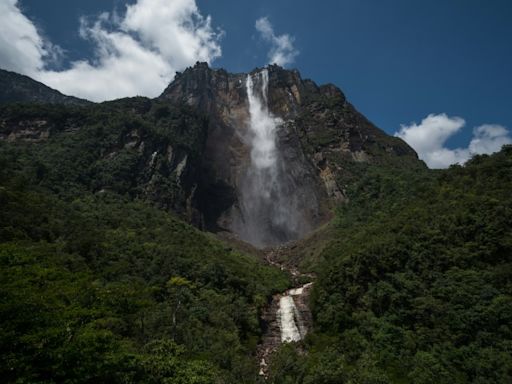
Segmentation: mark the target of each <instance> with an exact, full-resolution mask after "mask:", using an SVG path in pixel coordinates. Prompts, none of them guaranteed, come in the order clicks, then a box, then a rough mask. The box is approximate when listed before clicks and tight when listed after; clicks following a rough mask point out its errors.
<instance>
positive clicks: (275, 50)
mask: <svg viewBox="0 0 512 384" xmlns="http://www.w3.org/2000/svg"><path fill="white" fill-rule="evenodd" d="M256 30H257V31H258V32H259V33H260V35H261V37H262V38H263V40H265V41H267V42H268V43H270V51H269V53H268V59H269V62H270V64H277V65H281V66H286V65H287V64H290V63H293V61H294V60H295V57H296V56H297V55H298V54H299V51H298V50H296V49H295V47H294V46H293V40H294V39H293V37H292V36H290V35H288V34H283V35H276V34H275V32H274V28H273V27H272V24H270V21H269V20H268V19H267V18H266V17H262V18H260V19H258V20H256Z"/></svg>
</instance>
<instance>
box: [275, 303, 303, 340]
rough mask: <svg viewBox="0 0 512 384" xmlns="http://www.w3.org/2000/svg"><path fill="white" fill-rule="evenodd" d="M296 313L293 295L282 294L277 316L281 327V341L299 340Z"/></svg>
mask: <svg viewBox="0 0 512 384" xmlns="http://www.w3.org/2000/svg"><path fill="white" fill-rule="evenodd" d="M298 313H299V311H298V310H297V307H296V306H295V302H294V301H293V297H291V296H283V297H281V298H280V299H279V310H278V312H277V318H278V321H279V327H280V329H281V342H283V343H286V342H290V341H299V340H300V339H301V338H302V337H301V334H300V331H299V327H298V324H297V322H296V321H295V319H297V318H298Z"/></svg>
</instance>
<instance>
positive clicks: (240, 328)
mask: <svg viewBox="0 0 512 384" xmlns="http://www.w3.org/2000/svg"><path fill="white" fill-rule="evenodd" d="M0 116H1V118H2V121H3V122H4V124H10V123H12V122H15V123H16V124H19V122H20V121H24V120H26V119H30V120H32V121H34V120H35V121H38V120H41V119H43V120H44V121H45V124H46V126H48V127H49V130H50V135H49V138H48V139H47V140H44V141H38V140H33V141H30V140H25V141H22V140H0V264H1V268H0V275H1V277H0V282H1V283H0V349H1V354H0V375H1V377H2V381H3V382H6V383H19V384H21V383H40V384H43V383H44V384H49V383H155V384H156V383H172V384H203V383H219V384H220V383H260V382H262V381H263V378H261V377H259V376H258V361H257V359H256V357H255V351H256V347H257V345H258V343H259V342H260V340H261V336H262V327H261V324H260V315H261V311H262V310H263V308H264V307H265V305H267V304H268V302H269V300H270V298H271V296H272V294H275V293H277V292H282V291H284V290H285V289H287V288H289V287H291V286H292V283H291V281H290V276H288V274H287V273H286V272H284V271H281V270H280V269H278V268H275V267H272V266H269V265H267V264H265V263H264V262H263V260H262V259H261V258H259V257H258V256H257V255H254V254H251V253H247V252H242V251H239V250H238V248H237V247H235V246H234V245H232V244H228V243H226V242H223V241H221V240H219V239H218V238H217V237H216V236H215V235H213V234H211V233H208V232H202V231H200V230H199V229H197V228H196V227H194V226H192V225H190V224H188V223H187V222H186V221H185V219H187V198H186V192H187V190H188V189H190V186H188V185H186V184H183V183H179V182H177V181H176V180H177V179H176V175H175V173H176V171H175V169H173V168H171V167H169V166H168V165H166V162H165V161H164V160H165V159H164V158H163V155H161V154H159V155H155V156H152V153H155V152H156V151H157V149H158V150H159V151H160V152H159V153H162V151H163V149H164V148H168V147H169V146H171V147H172V148H173V156H176V158H177V160H176V162H179V161H182V159H184V158H185V156H186V159H188V160H187V161H189V162H190V163H191V164H194V161H195V160H194V159H197V158H198V156H199V153H200V150H199V149H200V147H201V145H203V141H204V136H203V134H204V126H205V118H204V117H203V116H200V115H198V114H197V113H196V112H194V111H193V110H191V109H190V108H187V107H185V106H173V107H169V106H167V105H164V104H161V103H159V102H156V101H151V100H149V99H144V98H134V99H127V100H120V101H116V102H112V103H103V104H100V105H93V106H85V107H81V106H68V107H63V106H51V105H48V106H41V105H11V106H2V107H0ZM78 126H79V127H80V128H79V129H78V128H77V127H78ZM134 135H135V136H134ZM133 137H135V138H136V139H137V138H139V137H144V138H145V139H144V140H145V147H144V148H143V149H141V147H140V146H139V147H134V146H131V144H130V143H129V141H130V140H131V139H133ZM109 151H111V152H112V153H114V152H115V156H112V157H108V153H109ZM106 154H107V155H106ZM149 159H151V160H149ZM149 161H150V163H151V164H152V165H151V167H152V170H151V172H152V173H151V178H148V177H147V169H146V168H144V167H143V166H142V164H147V163H148V162H149ZM359 167H360V168H358V169H357V172H355V171H353V172H352V173H353V174H356V173H357V176H358V177H354V178H353V181H352V182H351V184H350V185H349V187H348V189H347V197H348V200H347V202H346V203H343V204H340V205H339V206H338V207H337V208H336V212H335V215H334V218H333V220H332V221H331V222H330V223H329V225H328V232H326V233H328V236H327V235H326V236H327V240H326V245H325V246H324V247H323V250H322V251H321V253H320V254H319V255H315V258H314V260H312V259H308V257H307V256H306V258H305V259H304V260H302V265H303V266H304V268H305V269H308V271H310V272H313V273H315V274H316V278H315V285H314V288H313V292H312V296H311V302H310V306H311V308H312V312H313V318H314V325H313V329H312V330H311V332H310V333H309V334H308V335H307V337H306V339H305V340H304V341H302V342H299V343H291V344H285V345H283V346H282V347H281V348H280V350H279V351H278V352H277V353H276V354H275V356H274V357H273V359H272V361H271V366H270V374H269V378H268V380H267V382H269V383H275V384H278V383H280V384H281V383H282V384H292V383H304V384H306V383H307V384H338V383H340V384H342V383H347V384H349V383H350V384H387V383H390V384H391V383H396V384H402V383H403V384H406V383H411V384H413V383H414V384H430V383H431V384H434V383H435V384H439V383H451V384H459V383H478V384H484V383H496V384H498V383H509V382H512V259H511V255H512V193H511V191H512V147H510V146H508V147H504V148H503V150H502V151H501V152H499V153H496V154H494V155H490V156H488V155H481V156H476V157H474V158H473V159H472V160H470V161H469V162H468V163H467V164H466V165H464V166H458V165H457V166H452V167H450V168H449V169H446V170H439V171H433V170H428V169H426V168H423V167H406V166H404V167H399V166H395V167H390V166H371V165H370V166H368V167H365V168H364V169H363V168H361V166H359ZM358 172H359V173H358ZM321 230H323V229H321Z"/></svg>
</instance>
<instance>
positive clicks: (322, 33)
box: [0, 0, 512, 167]
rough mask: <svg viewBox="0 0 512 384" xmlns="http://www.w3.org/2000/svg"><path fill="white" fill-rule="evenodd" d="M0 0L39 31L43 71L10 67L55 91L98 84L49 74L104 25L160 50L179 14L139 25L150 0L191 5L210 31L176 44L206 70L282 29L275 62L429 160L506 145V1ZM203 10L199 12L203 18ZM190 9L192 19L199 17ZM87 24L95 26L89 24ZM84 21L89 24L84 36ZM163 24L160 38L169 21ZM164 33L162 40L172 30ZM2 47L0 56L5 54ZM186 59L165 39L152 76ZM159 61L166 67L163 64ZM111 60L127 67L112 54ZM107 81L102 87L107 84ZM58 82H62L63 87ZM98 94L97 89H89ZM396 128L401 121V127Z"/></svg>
mask: <svg viewBox="0 0 512 384" xmlns="http://www.w3.org/2000/svg"><path fill="white" fill-rule="evenodd" d="M2 2H5V3H12V4H13V6H14V7H16V8H17V9H18V10H19V11H20V13H21V14H22V15H23V16H24V17H26V18H27V19H28V20H29V21H30V22H31V23H32V24H33V25H34V26H35V28H36V30H37V33H38V35H39V37H40V38H41V39H42V40H43V43H41V44H42V45H41V46H40V48H41V49H45V50H46V51H47V52H46V53H47V54H46V55H43V59H42V60H43V64H42V65H43V66H44V68H43V69H41V68H40V66H39V67H38V68H37V70H36V69H34V70H32V72H31V69H30V68H29V69H24V70H20V71H21V72H23V71H24V72H28V73H27V74H29V75H32V76H33V77H36V78H38V79H40V80H42V81H44V82H46V83H49V85H51V86H53V87H55V88H60V89H61V90H63V91H64V92H66V91H67V93H74V94H77V95H79V96H84V94H85V95H93V96H91V97H89V98H94V95H95V93H94V92H100V91H98V90H96V89H94V88H92V87H89V88H88V89H86V90H81V89H77V88H76V87H77V85H76V84H78V83H90V81H88V80H87V79H88V78H87V77H86V76H85V75H84V74H83V73H79V71H77V70H75V71H74V72H69V73H68V72H67V73H65V74H62V73H59V72H62V71H66V70H68V69H69V68H70V67H73V66H76V64H73V63H76V62H77V61H78V60H82V61H86V62H88V63H89V67H87V68H85V69H84V68H83V66H82V67H81V70H85V71H86V73H87V74H91V76H92V75H93V74H95V73H97V72H94V70H95V69H96V68H95V65H96V66H98V65H102V64H101V58H99V57H98V39H101V36H110V35H108V33H112V32H116V30H118V29H119V28H120V27H119V25H120V23H121V22H122V20H124V22H125V24H123V25H124V27H123V28H124V30H125V31H126V25H127V24H129V27H128V29H129V31H128V32H127V35H126V36H135V35H137V34H140V35H137V36H135V37H136V38H137V41H139V42H141V41H142V42H141V44H142V46H144V47H145V48H148V49H149V50H155V49H163V50H165V49H166V48H168V47H167V43H166V40H165V38H166V34H165V33H164V32H162V33H158V31H157V30H158V28H164V27H165V26H166V25H167V24H170V23H172V22H180V20H181V19H179V17H181V16H179V15H178V16H176V14H175V13H173V14H174V15H175V17H176V18H175V19H173V20H174V21H170V22H169V23H167V22H166V20H165V19H161V20H160V21H158V20H156V21H155V22H154V23H151V28H152V29H151V30H150V29H149V27H148V25H143V24H142V23H143V21H141V20H144V19H143V17H142V16H141V15H143V14H144V12H145V9H144V7H150V6H151V3H152V2H153V5H154V7H160V8H163V7H167V6H169V7H177V8H179V7H182V8H181V9H185V8H187V7H190V6H196V7H197V8H196V9H195V10H193V11H191V10H190V9H189V13H191V14H189V16H190V17H191V20H195V22H196V24H195V26H196V29H197V30H198V31H199V32H201V31H202V32H207V33H210V34H211V35H210V39H208V38H207V39H204V38H203V39H202V40H201V37H198V36H203V35H204V34H203V35H202V34H201V33H196V34H195V35H193V33H194V32H192V35H191V36H189V35H184V36H185V37H184V38H185V40H184V41H186V43H184V44H185V45H186V44H189V43H188V41H189V40H187V39H188V38H192V39H195V40H190V41H192V42H193V43H194V42H195V43H197V41H199V43H198V44H199V45H200V46H201V47H203V48H204V47H206V51H205V50H204V49H203V51H199V50H198V51H197V52H202V53H197V52H196V56H197V58H204V57H206V58H207V59H208V60H209V61H211V64H212V66H214V67H224V68H226V69H227V70H229V71H232V72H245V71H249V70H251V69H253V68H254V67H256V66H263V65H265V64H267V63H268V62H269V51H270V50H271V49H272V46H273V45H272V44H274V47H275V44H276V41H277V40H278V39H281V40H280V41H281V42H282V41H283V38H285V40H286V44H289V45H291V47H290V46H288V54H291V56H290V58H291V57H293V61H292V62H290V63H286V62H285V65H286V66H287V67H290V68H297V69H299V70H300V72H301V73H302V75H303V77H309V78H312V79H313V80H315V81H316V82H317V83H326V82H332V83H334V84H336V85H337V86H339V87H340V88H341V89H342V90H343V91H344V92H345V94H346V95H347V97H348V98H349V100H350V101H351V102H352V103H353V104H354V105H355V106H356V107H357V108H358V109H359V110H360V111H361V112H362V113H363V114H365V115H366V116H367V117H368V118H369V119H370V120H372V121H373V122H374V123H375V124H376V125H377V126H379V127H380V128H382V129H384V130H385V131H386V132H388V133H389V134H395V133H396V134H398V135H400V136H401V137H402V138H404V139H406V140H407V141H408V142H409V143H410V144H411V145H413V147H415V149H417V151H418V152H421V153H420V155H422V156H423V157H424V158H425V159H426V161H427V163H429V161H430V165H431V166H433V167H444V166H446V165H448V164H449V163H451V162H463V161H464V160H466V159H467V158H468V157H469V156H470V155H471V154H472V153H484V152H489V151H493V150H496V148H497V146H499V145H500V144H504V143H508V142H510V133H509V129H510V128H512V96H511V94H510V92H511V89H512V22H511V20H512V2H511V1H508V0H490V1H480V0H450V1H446V0H431V1H422V0H388V1H384V0H330V1H329V0H317V1H315V2H311V1H300V0H295V1H292V0H273V1H267V0H262V1H240V0H238V1H235V0H215V1H213V0H197V1H196V2H194V1H193V0H132V1H124V0H75V1H69V0H45V1H40V0H19V1H17V2H16V1H15V0H0V4H1V3H2ZM12 4H11V5H12ZM127 4H128V5H131V6H133V7H135V6H138V8H137V9H135V8H134V12H133V15H132V16H134V17H132V18H131V19H130V20H131V21H130V22H129V23H126V20H127V19H128V18H126V19H123V18H124V17H125V13H126V5H127ZM163 4H165V6H164V5H163ZM169 4H170V5H169ZM103 12H109V15H108V17H106V16H102V17H103V21H101V22H100V23H99V24H98V20H99V18H100V16H99V15H100V14H101V13H103ZM136 14H137V15H138V16H139V17H138V18H137V17H136ZM180 15H181V13H180ZM207 16H210V17H211V20H210V21H209V24H208V25H207V26H206V23H207ZM198 17H199V18H202V20H200V21H199V22H197V18H198ZM261 18H266V19H265V20H266V21H268V24H267V26H269V27H270V28H271V29H272V30H271V32H272V36H269V35H268V34H267V35H266V36H265V34H264V33H262V32H263V31H262V30H261V28H260V30H257V29H256V28H255V23H256V21H257V20H258V19H261ZM81 19H82V23H81V22H80V20H81ZM153 19H154V17H153ZM119 20H121V21H119ZM189 21H190V20H189ZM95 23H96V24H95ZM159 23H160V24H159ZM0 24H1V23H0ZM100 24H101V25H100ZM153 24H154V25H153ZM81 25H82V34H80V33H79V30H80V26H81ZM95 25H96V26H98V25H100V26H99V27H98V28H96V29H95V28H94V26H95ZM159 25H160V26H161V27H159ZM84 26H86V27H87V28H89V29H88V30H87V31H89V32H87V33H85V34H84ZM1 28H2V27H0V31H1ZM4 28H5V27H4ZM220 31H222V32H221V33H220ZM267 32H268V31H267ZM100 33H103V35H99V34H100ZM167 33H168V35H171V34H172V30H171V31H170V32H167ZM187 33H188V32H187ZM144 34H146V37H147V35H148V34H149V35H150V39H147V38H146V39H144V37H142V38H141V36H145V35H144ZM98 36H99V37H98ZM168 39H170V40H169V41H171V40H172V39H173V37H172V36H168ZM198 39H199V40H198ZM273 39H274V40H273ZM1 44H2V41H1V39H0V66H2V64H4V63H3V62H2V60H1V58H2V46H1ZM159 44H160V45H159ZM155 47H156V48H155ZM285 48H286V47H285ZM127 49H128V48H127ZM49 51H50V53H51V55H50V54H48V52H49ZM274 51H275V50H274ZM4 52H7V51H5V50H4ZM9 52H10V51H9ZM162 52H163V51H162ZM274 53H275V52H274ZM3 54H4V55H5V56H6V57H7V53H3ZM144 54H145V53H144V52H141V55H142V56H141V58H140V60H139V59H137V60H138V61H137V62H138V63H143V62H145V61H144V60H148V62H149V61H151V60H152V58H151V56H148V57H145V56H144ZM180 55H181V56H180ZM294 55H295V56H294ZM12 56H13V55H12V54H10V55H9V57H12ZM50 56H53V59H51V57H50ZM195 58H196V57H195V56H194V55H192V56H191V57H189V54H188V52H186V49H185V48H183V47H177V48H176V52H175V54H174V55H173V52H172V50H170V48H169V52H163V53H162V54H161V55H159V59H162V63H161V64H160V67H158V70H159V71H161V74H162V76H163V77H165V76H169V73H171V72H172V73H174V71H175V70H182V69H183V68H181V67H183V66H186V64H188V61H190V60H192V59H195ZM187 60H188V61H187ZM165 62H167V63H170V64H168V65H167V66H166V63H165ZM15 65H16V64H12V60H11V67H10V68H8V69H14V70H15V69H16V68H13V66H15ZM117 65H119V67H118V66H117ZM141 65H142V64H141ZM6 66H8V65H6V64H4V65H3V67H6ZM145 67H147V65H146V66H145ZM34 68H35V67H34ZM116 68H127V67H126V66H122V65H121V64H119V63H116ZM130 68H131V66H130ZM127 70H128V69H127ZM119 71H120V70H119V69H116V71H115V72H116V73H118V72H119ZM156 71H157V70H156V69H155V72H156ZM82 72H83V71H82ZM100 75H104V78H105V79H109V78H111V77H112V76H111V74H110V73H107V72H101V73H100ZM77 76H78V77H77ZM127 76H128V75H127ZM162 76H161V77H162ZM170 76H171V77H172V75H170ZM132 77H133V75H132ZM161 77H160V78H153V79H149V78H148V79H147V81H145V82H144V83H138V84H133V87H132V88H130V87H126V89H124V88H122V87H121V86H120V87H121V89H119V91H118V92H117V93H114V94H113V96H112V97H114V96H116V97H117V96H124V93H123V92H125V93H127V94H126V96H129V95H131V94H130V93H134V92H135V93H142V94H148V96H153V95H154V94H157V93H159V92H157V91H158V87H161ZM77 79H78V80H77ZM112 79H113V80H112V85H111V87H110V88H111V89H112V88H115V81H114V77H112ZM80 80H81V81H80ZM121 80H122V79H121V78H120V83H122V81H121ZM69 83H74V85H73V87H71V86H70V85H69ZM124 83H126V80H125V81H124ZM80 92H90V93H80ZM102 98H109V95H103V94H101V95H100V96H98V99H102ZM110 98H111V97H110ZM413 122H416V124H413ZM401 125H405V126H404V127H403V128H402V129H401ZM482 127H483V128H482ZM418 143H419V144H418ZM418 148H419V149H418ZM471 148H472V149H471ZM447 151H448V152H447ZM423 152H424V153H423ZM429 156H430V158H429ZM436 159H437V160H436Z"/></svg>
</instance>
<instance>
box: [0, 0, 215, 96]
mask: <svg viewBox="0 0 512 384" xmlns="http://www.w3.org/2000/svg"><path fill="white" fill-rule="evenodd" d="M0 32H1V36H0V67H3V68H6V69H11V70H14V71H17V72H22V73H25V74H27V75H30V76H33V77H35V78H36V79H38V80H40V81H42V82H44V83H45V84H47V85H49V86H51V87H53V88H56V89H58V90H60V91H61V92H63V93H65V94H70V95H75V96H79V97H83V98H86V99H89V100H94V101H103V100H110V99H115V98H118V97H124V96H134V95H144V96H150V97H154V96H157V95H158V94H159V93H160V92H161V91H162V90H163V89H164V88H165V86H166V85H167V84H168V82H169V81H170V80H172V78H173V77H174V74H175V72H176V71H178V70H182V69H184V68H185V67H187V66H189V65H192V64H194V63H195V62H196V61H207V62H211V61H212V60H214V59H215V58H217V57H219V56H220V55H221V48H220V44H219V40H220V38H221V36H222V33H221V32H220V31H218V30H216V29H214V28H213V27H212V25H211V19H210V17H203V16H202V15H201V13H200V12H199V10H198V8H197V5H196V3H195V0H173V1H168V0H138V1H137V2H136V3H134V4H132V5H128V6H127V8H126V12H125V13H124V14H123V15H116V14H109V13H103V14H101V15H100V16H99V17H97V18H95V19H93V20H91V19H86V18H83V19H82V20H81V27H80V36H81V37H82V38H84V39H87V40H89V41H91V42H92V43H93V44H94V47H95V57H94V59H93V60H81V61H76V62H72V63H71V65H70V67H69V68H68V69H66V70H63V71H49V70H46V69H45V61H46V60H48V58H49V57H51V56H55V52H58V49H57V48H55V47H53V46H52V45H51V44H49V43H48V42H45V40H44V39H43V38H42V37H41V35H40V34H39V33H38V31H37V29H36V27H35V26H34V24H33V23H32V22H31V21H30V20H29V19H27V18H26V17H25V16H24V15H23V14H22V12H21V11H20V9H19V7H18V4H17V0H4V1H3V4H2V5H1V6H0Z"/></svg>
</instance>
